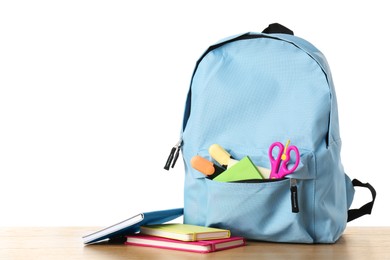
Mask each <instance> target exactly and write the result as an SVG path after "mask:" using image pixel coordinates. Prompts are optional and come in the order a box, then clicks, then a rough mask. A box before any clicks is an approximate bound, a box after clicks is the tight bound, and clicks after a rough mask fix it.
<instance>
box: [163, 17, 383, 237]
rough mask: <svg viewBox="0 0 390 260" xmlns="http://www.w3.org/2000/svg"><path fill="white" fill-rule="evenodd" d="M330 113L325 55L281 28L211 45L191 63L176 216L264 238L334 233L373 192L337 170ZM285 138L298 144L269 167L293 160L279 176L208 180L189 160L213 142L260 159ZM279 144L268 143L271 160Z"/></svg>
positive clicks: (366, 210)
mask: <svg viewBox="0 0 390 260" xmlns="http://www.w3.org/2000/svg"><path fill="white" fill-rule="evenodd" d="M329 36H330V35H329ZM338 119H339V117H338V111H337V100H336V93H335V88H334V84H333V80H332V76H331V72H330V69H329V66H328V63H327V61H326V59H325V57H324V55H323V54H322V53H321V52H320V51H319V50H318V49H317V48H316V47H314V46H313V45H312V44H311V43H309V42H307V41H306V40H304V39H302V38H299V37H296V36H294V35H293V33H292V31H291V30H289V29H288V28H286V27H284V26H281V25H279V24H271V25H270V26H269V27H268V28H266V29H265V30H264V31H263V32H261V33H260V32H249V33H244V34H239V35H235V36H232V37H227V38H225V39H223V40H221V41H219V42H217V43H215V44H214V45H211V46H210V47H209V48H208V49H206V51H205V52H203V54H202V55H201V56H200V58H199V59H198V61H197V62H196V64H195V68H194V71H193V74H192V77H191V79H190V87H189V91H188V95H187V101H186V103H185V109H184V117H183V122H182V129H181V135H180V141H179V142H178V143H179V144H180V145H179V146H180V149H178V150H179V151H181V152H182V155H183V160H184V165H185V182H184V222H185V223H187V224H196V225H207V226H214V227H219V228H225V229H229V230H231V232H232V234H234V235H238V236H244V237H246V238H249V239H256V240H263V241H273V242H294V243H333V242H335V241H337V239H338V238H339V237H340V236H341V235H342V233H343V231H344V229H345V227H346V225H347V222H348V221H351V220H353V219H355V218H358V217H361V216H363V215H365V214H370V213H371V210H372V208H373V204H374V201H375V195H376V192H375V189H374V188H373V187H372V186H371V185H370V184H369V183H362V182H359V181H356V180H354V181H351V179H350V178H349V177H348V175H347V174H345V172H344V168H343V165H342V162H341V158H340V149H341V137H340V133H339V121H338ZM287 138H290V140H291V142H292V143H293V144H294V145H295V146H297V147H299V156H298V157H299V158H295V157H296V156H295V154H294V152H292V151H293V150H289V151H290V152H287V150H288V147H287V149H286V159H285V160H283V159H282V157H281V158H280V167H277V164H276V166H274V172H278V173H282V175H284V173H286V172H288V171H290V170H291V169H292V168H295V165H296V162H297V161H298V160H299V164H297V167H296V168H295V171H294V173H292V174H287V175H285V176H284V178H279V177H281V176H280V175H277V176H276V177H277V178H275V179H263V180H256V181H257V182H258V183H242V182H238V183H237V182H219V181H216V178H221V177H219V176H221V175H222V174H224V173H221V174H220V175H219V176H218V177H216V178H215V179H213V180H210V179H208V178H207V176H206V175H204V174H202V173H200V172H199V171H197V170H195V169H193V168H192V167H191V166H190V160H191V158H192V157H193V156H195V155H200V156H202V157H205V158H208V157H207V156H209V154H208V148H209V147H210V146H211V145H212V144H215V143H217V144H219V145H220V146H221V147H223V148H224V149H226V150H227V151H234V157H235V159H236V160H241V159H243V158H244V157H245V156H249V157H250V158H251V160H252V161H253V163H254V164H255V165H261V166H263V167H267V166H268V165H270V160H269V158H268V156H269V148H270V145H271V144H272V143H274V142H275V141H277V140H286V139H287ZM278 148H279V146H278V145H275V147H274V149H272V152H273V153H275V154H273V158H275V160H276V159H277V158H278V156H277V155H276V152H277V149H278ZM284 148H286V147H284ZM178 150H175V152H177V151H178ZM282 150H284V149H282ZM279 152H280V151H279ZM289 153H290V160H289V163H287V162H286V161H287V155H288V154H289ZM282 155H283V154H282ZM283 158H284V156H283ZM272 160H273V159H272ZM222 164H225V162H222ZM283 165H284V166H283ZM166 166H168V167H166V168H168V169H169V167H170V163H168V164H167V165H166ZM234 166H235V165H233V166H232V167H231V168H233V167H234ZM292 166H294V167H292ZM270 168H271V167H270ZM286 169H287V170H286ZM227 170H229V168H228V169H227ZM278 170H279V171H278ZM355 186H363V187H366V188H368V189H369V190H370V191H371V194H372V201H370V202H368V203H367V204H365V205H363V206H362V207H361V208H358V209H350V206H351V205H352V201H353V198H354V192H355V188H354V187H355ZM298 205H299V207H298Z"/></svg>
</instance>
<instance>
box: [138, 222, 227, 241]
mask: <svg viewBox="0 0 390 260" xmlns="http://www.w3.org/2000/svg"><path fill="white" fill-rule="evenodd" d="M141 234H144V235H152V236H159V237H165V238H171V239H179V240H183V241H196V240H201V239H202V240H210V239H222V238H228V237H230V231H229V230H226V229H220V228H212V227H204V226H197V225H190V224H161V225H148V226H141ZM198 236H202V238H201V239H199V238H198ZM205 236H207V237H205Z"/></svg>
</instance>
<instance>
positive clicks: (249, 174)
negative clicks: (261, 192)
mask: <svg viewBox="0 0 390 260" xmlns="http://www.w3.org/2000/svg"><path fill="white" fill-rule="evenodd" d="M260 179H264V178H263V176H262V175H261V173H260V171H259V170H258V168H257V166H256V165H255V164H254V163H253V162H252V160H251V159H250V158H249V157H248V156H246V157H244V158H243V159H241V160H240V161H239V162H238V163H236V164H234V165H233V166H232V167H230V168H228V169H227V170H226V171H224V172H222V173H221V174H220V175H218V176H217V177H215V178H214V179H213V180H214V181H220V182H232V181H244V180H260Z"/></svg>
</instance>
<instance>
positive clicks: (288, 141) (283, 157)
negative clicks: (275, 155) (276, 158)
mask: <svg viewBox="0 0 390 260" xmlns="http://www.w3.org/2000/svg"><path fill="white" fill-rule="evenodd" d="M289 144H290V140H287V143H286V145H285V146H284V150H283V154H282V161H285V160H286V159H287V155H286V153H287V147H288V146H289Z"/></svg>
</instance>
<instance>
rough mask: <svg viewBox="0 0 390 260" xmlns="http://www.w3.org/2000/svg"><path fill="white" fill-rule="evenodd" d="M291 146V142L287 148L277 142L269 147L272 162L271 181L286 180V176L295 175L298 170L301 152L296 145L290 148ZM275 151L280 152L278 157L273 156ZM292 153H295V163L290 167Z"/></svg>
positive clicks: (288, 142)
mask: <svg viewBox="0 0 390 260" xmlns="http://www.w3.org/2000/svg"><path fill="white" fill-rule="evenodd" d="M289 144H290V140H288V141H287V144H286V146H284V145H283V144H282V143H280V142H275V143H273V144H271V146H270V147H269V151H268V156H269V159H270V162H271V174H270V177H269V178H270V179H281V178H284V177H285V176H286V175H288V174H291V173H293V172H294V171H295V170H296V169H297V167H298V165H299V160H300V155H299V150H298V148H297V147H296V146H295V145H290V146H289ZM275 147H277V149H274V148H275ZM274 150H278V151H277V156H276V157H274V155H273V151H274ZM292 151H294V153H295V158H296V159H295V163H294V164H293V166H288V163H289V162H290V159H291V152H292ZM289 167H290V168H289Z"/></svg>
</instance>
